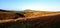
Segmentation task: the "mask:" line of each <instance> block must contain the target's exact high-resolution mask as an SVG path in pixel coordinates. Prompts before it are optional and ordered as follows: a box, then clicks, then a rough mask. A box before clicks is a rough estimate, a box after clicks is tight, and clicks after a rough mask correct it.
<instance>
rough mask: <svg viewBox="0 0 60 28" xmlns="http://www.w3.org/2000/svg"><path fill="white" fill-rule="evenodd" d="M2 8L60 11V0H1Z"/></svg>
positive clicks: (0, 7)
mask: <svg viewBox="0 0 60 28" xmlns="http://www.w3.org/2000/svg"><path fill="white" fill-rule="evenodd" d="M0 9H6V10H8V9H9V10H25V9H32V10H43V11H60V0H0Z"/></svg>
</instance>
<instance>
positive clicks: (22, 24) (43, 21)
mask: <svg viewBox="0 0 60 28" xmlns="http://www.w3.org/2000/svg"><path fill="white" fill-rule="evenodd" d="M16 13H17V12H0V15H2V17H1V16H0V28H60V12H40V11H33V12H32V11H24V12H23V15H24V16H25V17H21V16H20V17H18V18H16V19H13V18H15V17H16ZM4 14H5V16H4ZM19 14H21V13H19ZM9 15H10V16H9ZM3 17H5V18H3ZM1 18H3V19H1Z"/></svg>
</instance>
